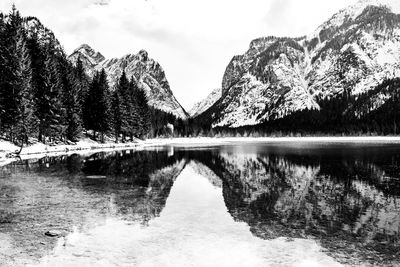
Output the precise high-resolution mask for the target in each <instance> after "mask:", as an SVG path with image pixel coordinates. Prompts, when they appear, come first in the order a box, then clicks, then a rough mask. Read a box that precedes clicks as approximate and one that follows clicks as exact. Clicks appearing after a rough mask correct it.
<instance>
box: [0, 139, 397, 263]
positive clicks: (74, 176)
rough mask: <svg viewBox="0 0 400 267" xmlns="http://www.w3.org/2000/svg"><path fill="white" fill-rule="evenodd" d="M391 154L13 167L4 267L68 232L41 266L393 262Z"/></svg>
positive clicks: (280, 153) (7, 174)
mask: <svg viewBox="0 0 400 267" xmlns="http://www.w3.org/2000/svg"><path fill="white" fill-rule="evenodd" d="M399 148H400V147H399V146H396V145H391V146H376V145H349V144H347V145H322V144H321V145H309V144H308V145H304V144H275V145H268V146H266V145H264V146H263V145H260V144H253V145H246V146H243V145H228V146H221V147H211V148H207V149H204V148H203V149H193V148H188V147H185V148H180V147H174V148H171V147H166V148H165V149H158V150H157V151H156V150H149V151H136V152H134V151H125V152H114V153H97V154H93V155H89V156H80V155H72V156H69V157H55V158H44V159H40V160H36V161H35V160H31V161H24V162H19V163H14V164H11V165H8V166H5V167H3V168H2V170H1V176H0V177H2V178H1V179H0V188H1V192H2V194H0V203H1V205H0V207H1V208H0V219H2V220H3V222H2V223H0V234H3V235H4V236H3V237H4V238H7V240H9V241H8V249H6V250H5V251H3V252H2V250H1V249H0V262H1V261H3V262H6V263H10V262H12V261H16V260H19V259H20V258H21V257H20V256H19V255H24V256H25V258H24V259H23V260H22V261H21V262H22V263H26V262H32V259H40V258H42V257H43V256H45V255H46V254H48V253H49V249H52V248H53V247H54V246H55V245H56V244H55V243H54V241H49V239H48V238H46V237H44V236H43V232H44V231H45V230H48V229H49V228H50V229H51V228H56V229H63V230H65V231H66V232H67V233H71V232H72V233H73V234H70V235H68V236H67V238H66V240H67V241H65V240H61V241H59V243H58V246H59V247H57V248H56V249H55V250H54V251H53V253H52V254H51V256H46V258H45V260H44V259H42V260H41V262H42V263H44V262H47V263H51V262H52V263H56V262H60V261H61V262H62V261H63V260H65V261H64V262H65V263H66V262H71V263H72V262H74V260H76V261H75V263H85V262H86V263H88V264H89V263H91V264H94V263H98V264H101V263H102V264H105V265H107V264H108V265H109V264H116V263H118V261H122V260H126V262H122V265H124V264H125V263H126V264H127V265H129V264H138V265H144V266H146V264H147V265H154V264H161V263H163V264H165V265H180V266H185V265H186V266H187V265H190V264H189V263H191V264H192V265H193V264H194V266H199V265H202V264H204V265H209V264H212V263H214V265H215V263H218V264H219V265H224V264H223V263H225V264H230V265H235V264H236V265H238V266H240V264H241V265H242V266H243V265H247V266H257V265H260V266H265V265H297V264H296V263H299V259H300V258H302V256H301V255H306V256H307V260H308V261H312V262H314V263H319V264H322V265H326V264H334V261H333V260H332V259H331V258H329V257H328V256H326V255H329V256H331V257H332V258H333V259H334V260H335V261H338V262H341V263H345V264H349V265H359V264H364V265H366V264H367V265H368V264H371V265H374V264H380V265H396V264H399V258H400V254H399V253H400V252H399V251H400V239H399V237H400V180H399V177H400V173H399V167H398V166H400V164H399V163H400V158H399V155H398V154H397V151H398V149H399ZM200 177H201V178H200ZM0 222H1V221H0ZM32 226H33V227H32ZM246 233H247V234H246ZM250 233H251V234H250ZM248 234H250V235H248ZM282 238H284V239H282ZM266 240H267V241H266ZM289 241H291V242H289ZM38 242H43V243H45V245H44V246H43V249H37V247H38ZM63 242H64V243H63ZM105 243H108V245H106V244H105ZM232 243H236V246H233V245H232ZM317 243H318V244H319V245H320V246H321V247H322V252H321V251H320V247H318V246H317V245H316V244H317ZM82 246H84V247H82ZM102 246H103V249H109V250H111V251H110V253H109V254H110V255H108V256H106V255H102V253H103V254H107V252H106V251H103V252H102V249H101V248H102ZM4 247H7V246H4ZM113 248H115V249H113ZM35 249H36V250H35ZM196 249H197V251H196ZM80 250H81V252H79V251H80ZM236 250H237V252H235V253H233V254H229V251H236ZM82 251H83V252H82ZM85 251H86V252H85ZM96 251H97V252H96ZM118 251H120V252H118ZM162 251H164V252H162ZM280 251H284V252H280ZM10 252H12V253H13V254H12V256H11V257H10V258H6V257H4V256H1V255H2V254H6V253H8V255H9V253H10ZM282 253H283V254H282ZM227 255H236V256H237V257H227ZM82 258H84V259H85V260H84V261H82ZM173 259H174V260H175V261H171V260H173ZM205 259H209V260H210V261H208V260H207V261H206V260H205ZM101 260H104V261H101ZM17 263H18V262H17ZM309 263H310V262H309ZM305 264H306V263H305Z"/></svg>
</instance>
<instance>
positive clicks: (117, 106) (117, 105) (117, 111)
mask: <svg viewBox="0 0 400 267" xmlns="http://www.w3.org/2000/svg"><path fill="white" fill-rule="evenodd" d="M111 109H112V116H113V120H112V121H113V122H112V127H113V129H114V135H115V142H117V143H118V138H119V135H120V134H121V125H122V119H121V116H122V115H121V100H120V95H119V92H118V90H114V92H113V93H112V99H111Z"/></svg>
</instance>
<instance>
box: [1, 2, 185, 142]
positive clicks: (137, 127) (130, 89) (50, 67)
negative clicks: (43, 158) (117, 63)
mask: <svg viewBox="0 0 400 267" xmlns="http://www.w3.org/2000/svg"><path fill="white" fill-rule="evenodd" d="M147 101H148V100H147V96H146V93H145V92H144V91H143V89H142V88H140V87H139V86H138V84H137V81H136V79H135V78H134V77H127V75H126V74H125V72H124V71H123V72H122V74H121V75H120V77H119V79H118V82H117V83H116V84H115V85H113V87H112V88H110V86H109V82H108V78H107V74H106V72H105V71H104V69H101V70H97V71H96V72H95V73H94V75H93V77H89V76H88V75H87V73H86V72H85V69H84V67H83V64H82V61H81V59H79V58H78V59H77V61H76V64H72V63H71V62H70V61H69V60H68V59H67V56H66V54H65V52H64V50H63V48H62V46H61V44H60V43H59V42H58V40H57V39H56V37H55V36H54V34H53V33H52V32H51V31H50V30H49V29H47V28H46V27H44V26H43V25H42V24H41V23H40V21H39V20H38V19H37V18H34V17H22V16H21V15H20V13H19V11H18V10H17V9H16V8H15V6H13V8H12V10H11V12H10V13H9V14H2V13H1V14H0V137H2V138H3V139H6V140H9V141H12V142H14V143H16V144H18V145H24V144H28V143H30V142H31V141H36V140H37V141H39V142H43V143H50V144H51V143H61V142H64V143H65V142H69V141H72V142H75V141H78V140H79V139H80V138H82V137H85V136H89V137H91V138H93V139H94V140H97V141H101V142H103V141H104V138H105V136H108V137H109V138H113V139H115V141H117V142H118V141H125V140H132V138H133V137H137V138H143V137H150V136H155V135H161V134H172V129H173V127H170V128H171V129H170V130H168V129H169V128H168V127H167V124H168V123H170V124H172V125H174V124H177V127H175V129H179V126H178V124H182V120H179V119H177V118H176V117H175V116H173V115H172V114H168V113H166V112H164V111H158V110H156V109H154V108H151V107H150V106H149V105H148V103H147Z"/></svg>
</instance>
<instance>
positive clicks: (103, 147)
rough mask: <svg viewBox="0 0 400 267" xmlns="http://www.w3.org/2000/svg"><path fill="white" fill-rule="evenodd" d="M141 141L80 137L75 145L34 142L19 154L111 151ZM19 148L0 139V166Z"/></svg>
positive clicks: (125, 147)
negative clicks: (105, 141)
mask: <svg viewBox="0 0 400 267" xmlns="http://www.w3.org/2000/svg"><path fill="white" fill-rule="evenodd" d="M143 143H144V142H143V141H141V140H136V141H135V142H129V143H118V144H117V143H114V142H107V143H104V144H102V143H98V142H95V141H93V140H91V139H82V140H81V141H79V142H77V143H76V144H75V145H45V144H43V143H39V142H38V143H35V144H33V145H31V146H28V147H24V148H23V149H22V151H21V153H20V154H19V157H20V158H21V159H29V158H38V157H42V156H58V155H68V154H76V153H80V154H82V153H86V152H88V151H91V152H100V151H112V150H125V149H133V148H135V149H137V148H139V147H140V148H141V147H143ZM19 150H20V148H19V147H18V146H16V145H14V144H12V143H11V142H9V141H5V140H0V166H1V165H5V164H8V163H10V162H12V161H14V160H15V158H13V157H12V156H11V157H9V156H8V155H9V154H10V153H15V152H18V151H19Z"/></svg>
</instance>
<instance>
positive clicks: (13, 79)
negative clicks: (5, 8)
mask: <svg viewBox="0 0 400 267" xmlns="http://www.w3.org/2000/svg"><path fill="white" fill-rule="evenodd" d="M21 23H22V18H21V16H20V15H19V12H18V11H17V10H16V8H15V6H14V5H13V8H12V11H11V13H10V14H9V16H8V22H7V23H6V24H5V27H4V35H3V37H4V43H3V44H4V50H3V51H2V52H3V53H2V57H3V58H4V61H5V64H4V65H3V70H2V74H3V75H4V76H3V77H2V84H1V91H2V92H1V100H2V109H1V121H2V125H1V126H2V128H3V129H4V130H5V131H6V133H8V137H9V139H10V140H11V141H14V139H15V133H16V131H15V130H16V129H15V118H17V117H18V115H19V106H20V104H21V91H20V90H21V88H20V86H19V77H18V66H19V58H18V51H17V42H18V36H19V31H20V28H21Z"/></svg>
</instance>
